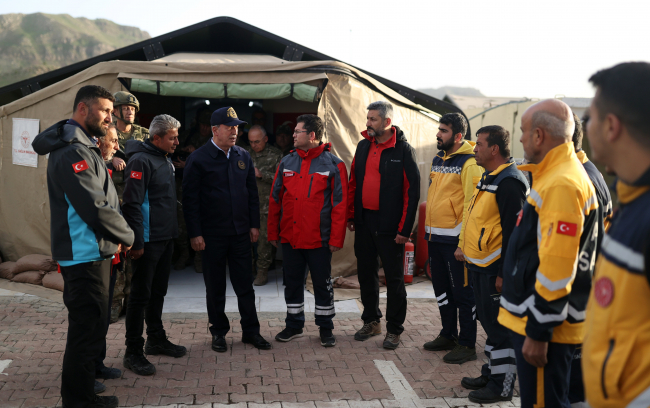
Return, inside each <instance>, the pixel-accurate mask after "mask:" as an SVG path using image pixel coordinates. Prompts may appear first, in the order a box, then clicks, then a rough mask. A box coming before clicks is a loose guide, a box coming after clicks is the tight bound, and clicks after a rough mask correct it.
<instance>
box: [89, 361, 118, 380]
mask: <svg viewBox="0 0 650 408" xmlns="http://www.w3.org/2000/svg"><path fill="white" fill-rule="evenodd" d="M121 376H122V370H120V369H119V368H109V367H106V366H105V365H103V366H102V368H100V369H99V370H95V378H103V379H104V380H112V379H114V378H120V377H121Z"/></svg>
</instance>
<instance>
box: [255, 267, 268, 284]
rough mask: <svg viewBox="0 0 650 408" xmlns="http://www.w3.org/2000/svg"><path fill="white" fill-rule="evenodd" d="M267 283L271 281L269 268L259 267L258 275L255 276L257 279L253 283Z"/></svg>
mask: <svg viewBox="0 0 650 408" xmlns="http://www.w3.org/2000/svg"><path fill="white" fill-rule="evenodd" d="M267 283H269V270H268V269H266V268H260V269H258V270H257V277H255V281H254V282H253V285H255V286H264V285H266V284H267Z"/></svg>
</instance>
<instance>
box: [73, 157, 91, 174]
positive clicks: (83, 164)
mask: <svg viewBox="0 0 650 408" xmlns="http://www.w3.org/2000/svg"><path fill="white" fill-rule="evenodd" d="M72 169H73V170H74V172H75V173H79V172H80V171H84V170H86V169H88V163H86V161H85V160H82V161H80V162H77V163H74V164H73V165H72Z"/></svg>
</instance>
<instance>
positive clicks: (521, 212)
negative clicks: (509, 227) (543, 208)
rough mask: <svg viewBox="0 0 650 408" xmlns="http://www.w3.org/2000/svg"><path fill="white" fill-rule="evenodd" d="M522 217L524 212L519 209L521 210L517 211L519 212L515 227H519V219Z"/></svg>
mask: <svg viewBox="0 0 650 408" xmlns="http://www.w3.org/2000/svg"><path fill="white" fill-rule="evenodd" d="M523 216H524V210H523V209H521V210H519V212H518V213H517V227H518V226H519V224H521V218H522V217H523Z"/></svg>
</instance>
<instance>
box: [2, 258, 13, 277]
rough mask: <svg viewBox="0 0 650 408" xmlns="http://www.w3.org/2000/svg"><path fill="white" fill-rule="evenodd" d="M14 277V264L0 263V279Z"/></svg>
mask: <svg viewBox="0 0 650 408" xmlns="http://www.w3.org/2000/svg"><path fill="white" fill-rule="evenodd" d="M15 275H16V262H3V263H0V278H3V279H13V277H14V276H15Z"/></svg>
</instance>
